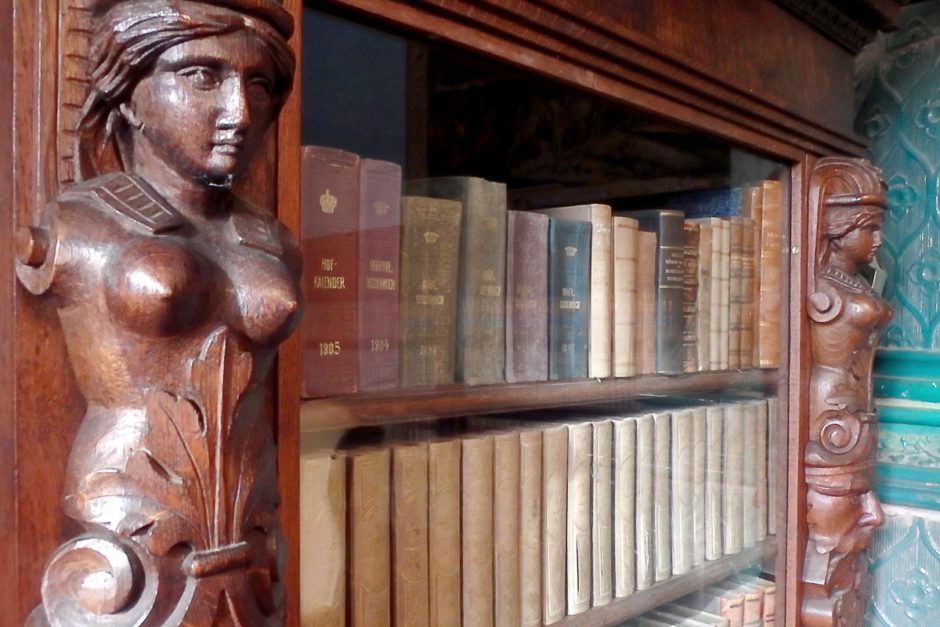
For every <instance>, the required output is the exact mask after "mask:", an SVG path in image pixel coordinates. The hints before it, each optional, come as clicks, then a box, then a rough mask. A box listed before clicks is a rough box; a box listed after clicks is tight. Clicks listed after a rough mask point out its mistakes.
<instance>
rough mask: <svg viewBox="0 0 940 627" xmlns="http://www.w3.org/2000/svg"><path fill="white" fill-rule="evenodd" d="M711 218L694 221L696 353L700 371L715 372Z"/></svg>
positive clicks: (712, 229)
mask: <svg viewBox="0 0 940 627" xmlns="http://www.w3.org/2000/svg"><path fill="white" fill-rule="evenodd" d="M710 220H711V219H710V218H706V219H700V220H692V222H695V223H696V224H698V225H699V239H698V265H697V268H698V292H697V293H696V302H695V309H696V316H697V317H696V331H695V341H696V351H697V358H698V359H697V363H698V369H699V370H700V371H704V370H713V369H714V368H713V367H712V362H713V359H712V346H711V344H712V343H711V338H712V334H713V333H715V331H716V330H715V329H714V328H713V323H712V312H713V310H714V308H713V304H712V293H713V290H712V266H713V262H712V252H713V248H714V247H713V245H712V239H713V231H714V228H713V227H712V224H711V222H710Z"/></svg>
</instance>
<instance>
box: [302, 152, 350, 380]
mask: <svg viewBox="0 0 940 627" xmlns="http://www.w3.org/2000/svg"><path fill="white" fill-rule="evenodd" d="M301 206H302V208H303V214H302V218H301V246H302V249H303V255H304V278H303V287H304V297H305V298H306V301H307V308H306V313H305V315H304V321H303V330H302V332H303V335H302V343H303V381H302V387H301V395H303V396H305V397H308V398H310V397H319V396H332V395H336V394H349V393H352V392H355V391H356V388H357V375H358V364H357V359H356V357H357V352H358V346H357V344H358V330H357V329H358V325H357V315H358V312H357V300H358V299H357V297H358V285H357V279H358V270H357V265H358V260H359V254H358V247H359V234H358V230H359V157H358V155H355V154H353V153H349V152H345V151H343V150H338V149H336V148H324V147H321V146H305V147H304V149H303V164H302V170H301Z"/></svg>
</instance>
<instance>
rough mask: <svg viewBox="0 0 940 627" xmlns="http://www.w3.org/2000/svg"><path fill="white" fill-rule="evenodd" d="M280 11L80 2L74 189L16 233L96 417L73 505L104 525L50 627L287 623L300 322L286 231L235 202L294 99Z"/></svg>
mask: <svg viewBox="0 0 940 627" xmlns="http://www.w3.org/2000/svg"><path fill="white" fill-rule="evenodd" d="M291 30H292V21H291V18H290V15H289V14H288V13H287V12H286V11H285V10H284V8H283V6H282V3H281V2H280V1H279V0H78V1H76V0H70V2H68V3H66V6H65V10H64V13H63V15H62V19H61V22H60V35H61V37H62V41H61V50H62V56H61V59H60V73H61V76H62V77H63V79H62V80H61V81H60V91H59V106H60V112H59V131H60V132H59V142H58V147H57V159H58V165H59V169H58V176H59V179H60V182H61V183H62V184H63V185H64V191H63V193H62V194H60V195H59V197H58V198H57V199H56V200H55V201H54V202H53V203H51V204H50V205H49V207H48V208H47V211H46V212H45V215H44V218H43V223H41V224H37V225H33V226H31V227H27V228H25V229H23V230H22V231H21V232H20V233H18V236H17V251H16V252H17V258H18V266H17V276H18V278H19V280H20V283H21V284H22V285H23V286H24V287H25V288H26V289H27V290H28V291H30V292H32V293H33V294H36V295H37V296H39V297H40V298H41V299H42V300H43V301H45V302H47V303H49V305H50V306H54V307H56V309H57V310H58V313H59V321H60V323H61V326H62V330H63V333H64V335H65V338H66V343H67V346H68V352H69V359H70V363H71V366H72V369H73V371H74V373H75V377H76V380H77V381H78V384H79V387H80V388H81V392H82V395H83V396H84V398H85V402H86V405H87V410H86V413H85V416H84V419H83V422H82V424H81V427H80V429H79V432H78V435H77V436H76V439H75V441H74V443H73V445H72V452H71V456H70V460H69V465H68V475H67V477H66V482H65V483H66V494H65V495H64V497H65V498H64V511H65V513H66V514H67V515H68V516H69V517H70V518H71V519H73V520H74V521H76V522H77V523H78V524H79V525H80V526H81V527H82V528H83V529H84V532H83V533H82V534H81V535H79V536H78V537H76V538H73V539H71V540H69V541H67V542H66V543H65V544H63V545H61V546H60V547H59V548H58V550H57V551H56V552H55V553H54V554H53V555H52V556H51V558H50V559H49V561H48V563H47V565H46V569H45V573H44V575H43V580H42V604H41V606H39V607H37V608H36V610H35V611H34V612H33V614H32V615H31V617H30V623H31V624H34V625H51V626H63V627H64V626H81V625H99V626H100V625H115V626H117V625H194V626H195V625H200V626H203V625H216V624H225V625H228V624H237V625H246V626H248V625H252V626H255V625H259V626H260V625H278V624H283V622H284V598H283V597H284V591H283V587H282V585H281V581H280V577H281V572H280V569H281V564H282V561H283V547H282V540H281V533H280V527H279V522H278V503H279V497H278V490H277V478H276V448H275V444H274V440H273V437H272V429H271V425H270V424H269V421H268V419H267V418H266V413H265V411H264V407H263V403H264V398H265V392H264V390H263V389H262V386H263V383H262V382H263V381H264V380H265V377H266V373H267V371H268V369H269V367H270V364H271V361H272V359H273V357H274V353H275V351H276V349H277V346H278V344H279V343H280V342H281V341H283V340H284V339H285V338H286V337H287V335H288V334H289V333H290V332H291V331H292V330H293V328H294V327H295V326H296V324H297V322H298V319H299V313H300V302H301V300H300V292H299V285H298V281H299V274H300V254H299V249H298V246H297V243H296V242H295V241H294V240H293V238H292V236H291V235H290V234H289V233H288V231H287V230H286V229H285V228H284V227H283V226H282V225H280V224H278V223H277V222H276V221H275V220H274V219H273V218H272V217H270V216H269V215H267V214H265V213H263V212H261V211H260V210H258V209H256V208H254V207H252V206H251V205H249V204H248V203H247V202H245V201H244V200H242V199H240V198H238V197H237V196H235V194H234V193H232V191H231V186H232V184H233V183H234V182H235V181H236V180H238V179H239V178H240V177H241V176H242V175H243V174H244V173H245V172H246V171H247V169H248V167H249V165H250V164H251V162H252V159H253V156H254V154H255V153H256V152H257V151H258V148H259V147H260V146H261V145H262V142H263V141H264V136H265V134H266V132H267V130H268V129H269V128H270V127H271V125H272V123H273V122H274V120H275V119H276V117H277V115H278V112H279V110H280V106H281V105H282V104H283V102H284V99H285V98H286V95H287V91H288V89H289V86H290V84H291V81H292V77H293V71H294V61H293V55H292V53H291V51H290V49H289V48H288V47H287V44H286V38H287V37H289V36H290V33H291Z"/></svg>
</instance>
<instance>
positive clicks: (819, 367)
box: [801, 158, 891, 627]
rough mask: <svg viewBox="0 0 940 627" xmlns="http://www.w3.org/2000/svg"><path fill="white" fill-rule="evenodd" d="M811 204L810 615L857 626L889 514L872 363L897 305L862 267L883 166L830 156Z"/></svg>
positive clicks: (817, 625) (806, 606)
mask: <svg viewBox="0 0 940 627" xmlns="http://www.w3.org/2000/svg"><path fill="white" fill-rule="evenodd" d="M809 207H810V211H811V212H813V218H814V219H813V220H812V221H811V226H810V231H811V232H810V238H811V239H810V241H811V242H813V243H814V245H815V251H814V253H815V254H814V255H813V256H812V258H811V259H809V260H808V263H809V266H810V276H811V280H810V288H809V296H808V302H807V307H808V313H809V317H810V337H811V342H812V358H813V365H812V371H811V373H810V407H809V417H810V418H809V437H808V441H807V443H806V448H805V450H804V464H805V478H806V489H807V492H806V507H807V528H808V529H807V532H808V538H807V544H806V550H805V553H804V558H803V583H804V587H803V591H804V594H803V604H802V611H801V614H802V616H801V618H802V622H803V624H804V625H807V626H809V627H823V626H834V625H840V626H842V625H845V626H847V627H849V626H855V625H860V624H861V619H862V615H863V614H864V612H865V607H866V605H867V594H868V592H867V591H868V568H867V564H868V563H867V557H866V555H865V549H866V548H867V546H868V544H869V542H870V539H871V534H872V532H873V531H874V529H875V527H877V526H878V525H881V524H882V523H883V522H884V514H883V513H882V510H881V505H880V504H879V502H878V498H877V496H876V495H875V493H874V490H873V488H874V476H873V473H874V463H875V460H874V455H875V451H876V446H877V424H876V414H875V407H874V404H873V402H872V388H871V371H872V362H873V360H874V355H875V348H876V346H877V344H878V339H879V337H880V334H881V331H882V330H883V329H884V327H885V326H886V325H887V323H888V320H890V318H891V308H890V307H889V306H888V304H887V302H886V301H885V300H884V299H882V298H881V297H880V296H879V295H878V294H876V293H875V292H874V291H873V290H872V288H871V286H870V284H869V283H868V282H867V280H866V279H865V278H864V277H863V275H862V273H861V271H860V270H861V268H862V267H863V266H866V265H867V264H869V263H870V262H871V261H872V259H873V257H874V254H875V252H876V251H877V250H878V248H879V247H880V246H881V228H882V220H883V213H884V207H885V196H884V184H883V182H882V181H881V174H880V172H879V171H878V170H877V169H876V168H874V167H873V166H872V165H871V164H869V163H868V162H867V161H863V160H859V159H848V158H826V159H821V160H820V161H819V162H818V163H817V165H816V167H815V169H814V170H813V175H812V178H811V181H810V197H809Z"/></svg>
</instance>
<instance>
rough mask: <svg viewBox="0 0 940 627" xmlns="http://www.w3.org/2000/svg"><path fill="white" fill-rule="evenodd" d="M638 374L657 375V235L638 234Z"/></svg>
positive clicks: (650, 232) (645, 232)
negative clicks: (655, 373) (654, 373)
mask: <svg viewBox="0 0 940 627" xmlns="http://www.w3.org/2000/svg"><path fill="white" fill-rule="evenodd" d="M636 360H637V362H636V367H637V374H650V373H653V372H656V233H653V232H652V231H639V232H637V275H636Z"/></svg>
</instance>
